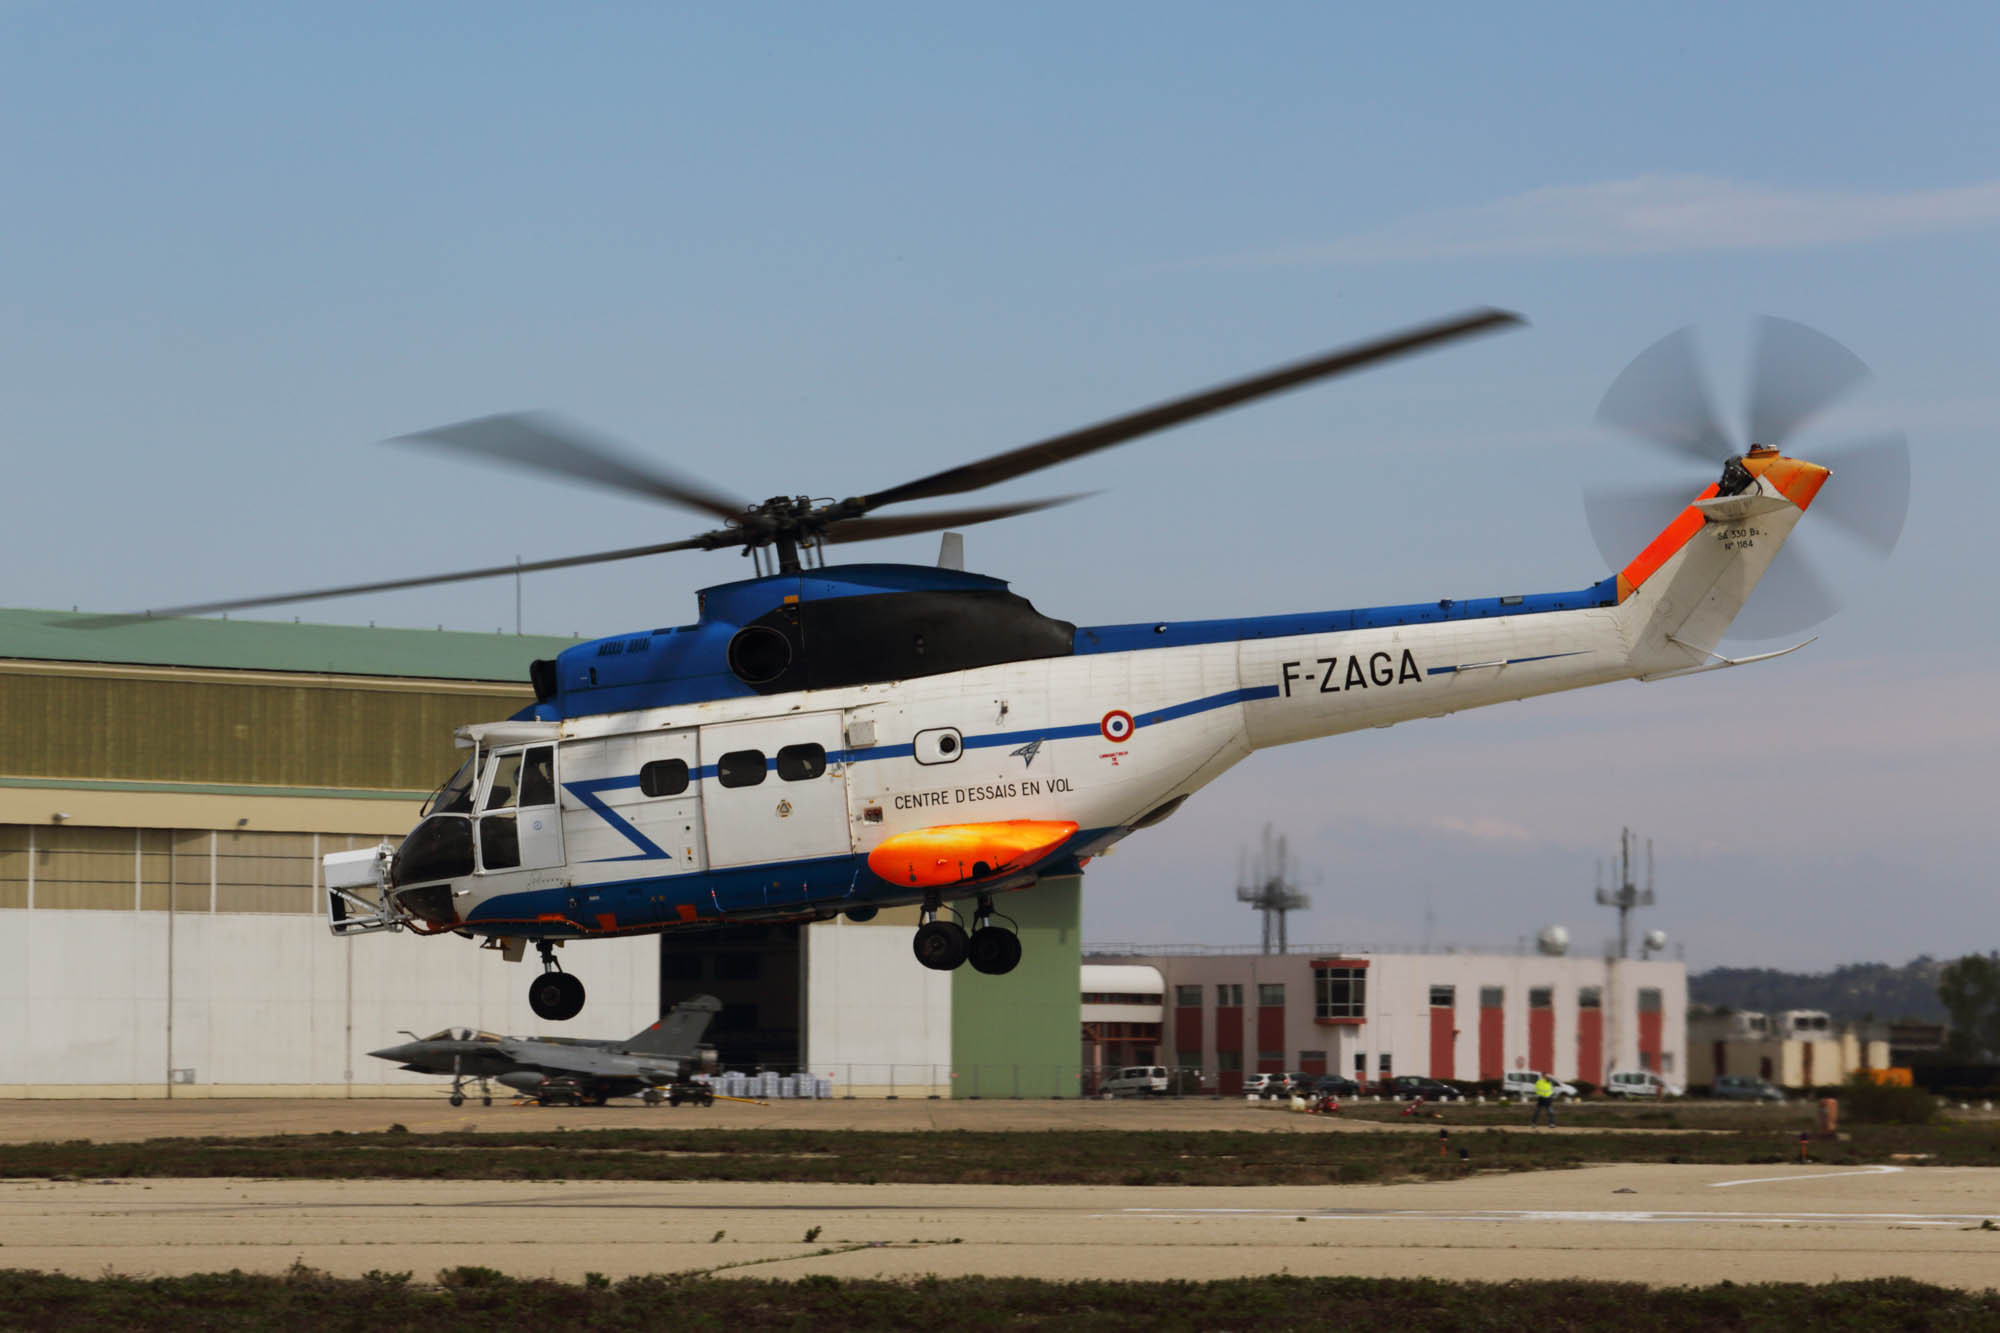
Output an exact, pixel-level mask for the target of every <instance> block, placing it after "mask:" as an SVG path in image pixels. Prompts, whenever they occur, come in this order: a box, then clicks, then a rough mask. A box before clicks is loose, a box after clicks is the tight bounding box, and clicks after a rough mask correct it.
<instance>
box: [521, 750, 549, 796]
mask: <svg viewBox="0 0 2000 1333" xmlns="http://www.w3.org/2000/svg"><path fill="white" fill-rule="evenodd" d="M555 803H556V748H555V746H553V745H537V746H536V747H535V748H534V749H532V750H529V751H528V752H527V754H526V755H525V756H524V757H523V759H522V761H521V799H520V802H519V804H521V805H523V806H530V805H554V804H555Z"/></svg>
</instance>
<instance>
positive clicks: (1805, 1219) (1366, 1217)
mask: <svg viewBox="0 0 2000 1333" xmlns="http://www.w3.org/2000/svg"><path fill="white" fill-rule="evenodd" d="M1092 1216H1093V1217H1098V1218H1112V1217H1125V1218H1131V1217H1156V1218H1161V1219H1166V1220H1173V1219H1188V1220H1192V1219H1195V1218H1204V1217H1246V1218H1261V1217H1296V1218H1300V1219H1301V1220H1308V1221H1314V1222H1611V1223H1641V1224H1651V1225H1661V1224H1670V1223H1677V1222H1678V1223H1687V1222H1697V1223H1707V1222H1736V1223H1751V1224H1775V1225H1784V1224H1788V1223H1804V1224H1808V1225H1810V1224H1816V1223H1849V1224H1853V1223H1872V1224H1874V1225H1877V1226H1919V1227H1965V1226H1977V1225H1979V1224H1980V1223H1982V1222H1984V1221H1986V1220H1987V1218H1988V1217H1989V1216H1990V1214H1986V1213H1825V1212H1756V1213H1726V1212H1696V1211H1680V1210H1674V1211H1664V1212H1648V1211H1643V1210H1639V1209H1603V1210H1586V1209H1549V1208H1524V1209H1505V1208H1475V1209H1464V1210H1456V1209H1429V1208H1384V1209H1361V1208H1353V1209H1338V1208H1336V1209H1317V1210H1314V1209H1308V1210H1306V1211H1303V1212H1301V1211H1300V1210H1299V1209H1296V1208H1125V1209H1121V1210H1120V1211H1119V1212H1117V1213H1094V1214H1092Z"/></svg>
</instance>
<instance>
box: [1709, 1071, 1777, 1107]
mask: <svg viewBox="0 0 2000 1333" xmlns="http://www.w3.org/2000/svg"><path fill="white" fill-rule="evenodd" d="M1712 1095H1713V1096H1716V1097H1719V1098H1721V1099H1722V1100H1723V1101H1725V1102H1781V1101H1783V1100H1785V1094H1784V1092H1783V1091H1782V1090H1780V1089H1779V1088H1777V1087H1775V1086H1773V1085H1772V1084H1771V1082H1770V1081H1769V1080H1768V1079H1761V1078H1758V1077H1756V1076H1755V1075H1754V1074H1724V1075H1723V1076H1722V1077H1720V1078H1718V1079H1716V1080H1715V1088H1714V1090H1713V1093H1712Z"/></svg>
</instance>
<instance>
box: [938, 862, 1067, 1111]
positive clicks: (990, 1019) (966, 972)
mask: <svg viewBox="0 0 2000 1333" xmlns="http://www.w3.org/2000/svg"><path fill="white" fill-rule="evenodd" d="M994 906H995V907H996V908H998V909H999V910H1000V911H1001V912H1003V913H1005V914H1006V915H1008V916H1011V917H1013V918H1014V921H1015V924H1016V925H1017V927H1018V928H1019V930H1020V934H1021V964H1020V966H1019V967H1016V968H1015V969H1014V970H1013V971H1012V972H1009V973H1008V974H1007V975H1006V976H1003V977H989V976H987V975H986V974H985V973H983V972H976V971H974V970H973V969H972V968H971V967H961V968H959V969H958V970H957V971H955V972H953V973H952V974H951V1052H952V1069H953V1071H954V1072H955V1074H956V1078H954V1079H953V1081H952V1096H954V1097H1016V1096H1019V1097H1074V1096H1076V1095H1077V1073H1078V1069H1079V1065H1080V1061H1081V1055H1080V1052H1081V1050H1082V1044H1083V997H1082V989H1081V986H1082V980H1083V877H1082V876H1080V875H1071V876H1066V877H1064V878H1061V879H1045V880H1043V881H1042V882H1041V883H1039V884H1037V885H1035V886H1034V887H1033V888H1031V889H1025V890H1023V891H1022V892H1020V893H1009V894H1004V895H1002V896H1001V897H999V898H996V899H995V900H994Z"/></svg>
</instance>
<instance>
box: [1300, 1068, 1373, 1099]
mask: <svg viewBox="0 0 2000 1333" xmlns="http://www.w3.org/2000/svg"><path fill="white" fill-rule="evenodd" d="M1307 1095H1308V1096H1312V1097H1359V1096H1360V1095H1361V1085H1360V1084H1359V1083H1356V1082H1355V1081H1354V1080H1353V1079H1351V1078H1345V1077H1343V1076H1341V1075H1339V1074H1321V1075H1320V1076H1319V1077H1318V1078H1316V1079H1314V1080H1313V1081H1312V1087H1311V1089H1309V1090H1308V1093H1307Z"/></svg>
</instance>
